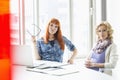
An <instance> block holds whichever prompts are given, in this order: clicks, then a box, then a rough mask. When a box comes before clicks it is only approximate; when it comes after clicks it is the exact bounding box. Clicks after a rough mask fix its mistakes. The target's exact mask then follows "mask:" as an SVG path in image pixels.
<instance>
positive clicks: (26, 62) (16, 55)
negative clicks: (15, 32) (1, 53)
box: [11, 45, 34, 67]
mask: <svg viewBox="0 0 120 80" xmlns="http://www.w3.org/2000/svg"><path fill="white" fill-rule="evenodd" d="M11 53H12V64H13V65H21V66H27V67H33V66H34V64H33V49H32V47H31V46H30V45H12V46H11Z"/></svg>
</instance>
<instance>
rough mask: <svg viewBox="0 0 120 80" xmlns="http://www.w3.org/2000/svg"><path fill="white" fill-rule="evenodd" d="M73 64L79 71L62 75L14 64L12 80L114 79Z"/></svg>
mask: <svg viewBox="0 0 120 80" xmlns="http://www.w3.org/2000/svg"><path fill="white" fill-rule="evenodd" d="M74 65H76V66H78V69H79V72H78V73H74V74H68V75H64V76H54V75H49V74H42V73H37V72H31V71H27V70H26V66H16V65H14V66H13V79H12V80H114V79H113V78H112V77H111V76H109V75H106V74H104V73H100V72H97V71H93V70H91V69H87V68H85V67H84V66H81V65H79V64H74ZM73 69H74V67H73Z"/></svg>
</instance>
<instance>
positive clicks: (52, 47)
mask: <svg viewBox="0 0 120 80" xmlns="http://www.w3.org/2000/svg"><path fill="white" fill-rule="evenodd" d="M32 40H33V43H34V47H35V50H36V51H35V54H36V59H41V60H48V61H56V62H62V61H63V53H64V50H65V45H66V46H67V48H68V49H69V50H70V51H72V52H73V54H72V56H71V57H70V59H69V60H68V63H70V64H72V63H73V60H74V58H75V56H76V54H77V50H76V47H75V46H74V45H73V44H72V43H71V41H70V40H68V39H67V38H66V37H65V36H63V35H62V32H61V26H60V22H59V20H58V19H56V18H52V19H51V20H50V22H49V23H48V25H47V29H46V33H45V36H43V37H42V38H40V39H39V40H37V41H36V39H35V36H32Z"/></svg>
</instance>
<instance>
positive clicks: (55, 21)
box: [44, 18, 65, 51]
mask: <svg viewBox="0 0 120 80" xmlns="http://www.w3.org/2000/svg"><path fill="white" fill-rule="evenodd" d="M50 23H53V24H56V25H58V31H57V32H56V33H55V34H54V37H55V39H56V40H57V41H58V43H59V45H60V48H61V49H62V50H63V51H64V48H65V45H64V41H63V37H62V31H61V28H60V22H59V20H58V19H55V18H52V19H51V20H50V21H49V23H48V25H47V29H46V33H45V36H44V42H45V43H46V44H47V43H48V41H49V25H50Z"/></svg>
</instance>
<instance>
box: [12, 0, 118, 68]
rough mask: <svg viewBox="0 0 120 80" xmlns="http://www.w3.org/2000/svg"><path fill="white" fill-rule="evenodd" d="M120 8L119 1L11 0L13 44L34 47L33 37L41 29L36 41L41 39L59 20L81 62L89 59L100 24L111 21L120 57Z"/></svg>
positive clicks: (64, 33)
mask: <svg viewBox="0 0 120 80" xmlns="http://www.w3.org/2000/svg"><path fill="white" fill-rule="evenodd" d="M118 7H120V5H119V0H11V2H10V11H11V15H12V16H11V19H12V20H11V44H14V45H30V44H31V35H30V34H32V35H36V34H37V33H38V32H39V29H38V27H39V28H40V29H41V32H40V34H39V35H38V36H36V38H37V39H38V38H40V37H41V36H42V35H43V34H44V31H45V28H46V25H47V23H48V21H49V20H50V19H51V18H53V17H55V18H58V19H59V20H60V23H61V27H62V33H63V35H64V36H66V37H67V38H68V39H70V40H71V41H72V42H73V43H74V44H75V46H76V47H77V49H78V56H77V59H79V58H85V56H86V55H87V54H88V53H89V51H90V49H91V48H92V45H93V44H94V42H95V41H96V40H97V36H96V33H95V28H96V25H98V24H99V23H100V22H101V21H106V20H107V21H108V22H110V24H111V25H112V27H113V29H114V34H113V40H114V42H115V43H116V44H117V48H118V54H119V53H120V50H119V49H120V37H119V34H120V23H119V21H120V15H119V14H120V10H119V9H118ZM28 32H30V33H28ZM67 53H68V51H66V54H65V56H67V57H69V56H68V55H67ZM119 66H120V65H119Z"/></svg>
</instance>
